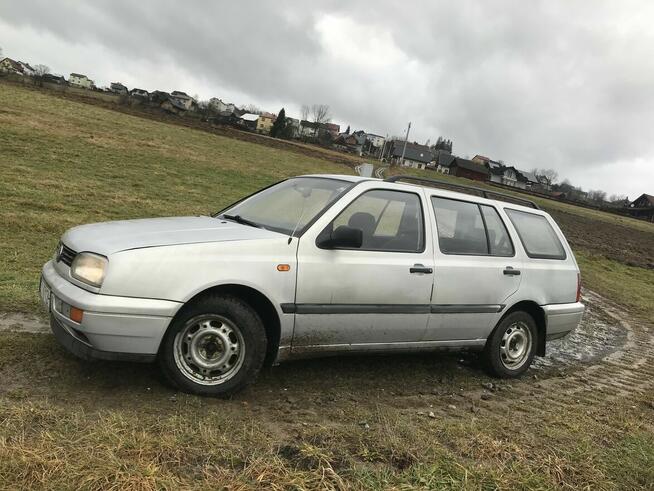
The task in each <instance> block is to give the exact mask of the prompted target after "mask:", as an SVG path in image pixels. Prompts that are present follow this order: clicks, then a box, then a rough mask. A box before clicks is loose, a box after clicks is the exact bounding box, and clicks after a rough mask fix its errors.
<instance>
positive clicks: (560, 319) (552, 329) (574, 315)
mask: <svg viewBox="0 0 654 491" xmlns="http://www.w3.org/2000/svg"><path fill="white" fill-rule="evenodd" d="M543 310H544V311H545V323H546V324H545V325H546V326H547V331H546V332H547V336H546V338H547V340H548V341H550V340H552V339H559V338H562V337H564V336H566V335H567V334H569V333H570V332H572V331H574V330H575V329H576V328H577V326H578V325H579V323H580V322H581V318H582V317H583V315H584V311H585V310H586V307H585V306H584V304H583V303H581V302H576V303H561V304H552V305H543Z"/></svg>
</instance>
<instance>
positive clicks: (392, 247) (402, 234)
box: [323, 189, 425, 252]
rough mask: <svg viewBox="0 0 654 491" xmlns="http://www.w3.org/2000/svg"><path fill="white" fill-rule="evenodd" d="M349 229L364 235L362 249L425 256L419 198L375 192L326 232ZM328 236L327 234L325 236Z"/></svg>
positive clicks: (352, 205) (358, 201)
mask: <svg viewBox="0 0 654 491" xmlns="http://www.w3.org/2000/svg"><path fill="white" fill-rule="evenodd" d="M342 225H347V226H348V227H353V228H358V229H360V230H361V231H362V232H363V245H362V246H361V249H366V250H371V251H388V252H422V251H423V250H424V242H425V241H424V235H425V234H424V223H423V214H422V205H421V203H420V198H419V197H418V195H416V194H413V193H407V192H402V191H389V190H381V189H377V190H373V191H367V192H365V193H363V194H362V195H361V196H359V197H358V198H356V199H355V200H354V201H353V202H352V203H350V204H349V206H348V207H347V208H345V209H344V210H343V211H342V212H341V213H340V214H339V215H338V216H337V217H336V218H335V219H334V221H333V222H332V223H331V224H330V225H329V226H328V227H327V229H326V230H325V231H329V232H331V231H332V230H334V229H336V228H338V227H340V226H342ZM323 233H324V232H323Z"/></svg>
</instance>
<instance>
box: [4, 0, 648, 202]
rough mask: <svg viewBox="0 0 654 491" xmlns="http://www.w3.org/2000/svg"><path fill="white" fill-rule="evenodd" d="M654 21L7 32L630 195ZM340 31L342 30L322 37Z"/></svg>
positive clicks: (139, 16)
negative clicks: (408, 131)
mask: <svg viewBox="0 0 654 491" xmlns="http://www.w3.org/2000/svg"><path fill="white" fill-rule="evenodd" d="M652 13H654V10H653V7H652V5H651V4H650V3H649V2H647V1H640V2H639V1H633V2H621V3H620V4H618V3H613V2H592V3H589V2H583V1H544V0H542V1H536V2H523V1H521V0H504V1H499V2H477V1H475V2H473V1H462V2H432V1H423V2H411V3H406V2H403V3H400V2H392V1H390V0H383V1H375V2H372V1H367V2H348V3H342V2H336V1H334V0H329V1H326V2H321V3H320V4H319V5H317V4H313V3H306V2H301V1H281V2H251V1H241V2H208V1H207V2H195V3H190V2H184V3H180V2H173V1H172V0H164V1H157V2H146V1H139V2H134V1H133V0H132V1H125V0H115V1H112V2H93V3H90V2H84V3H82V2H72V1H70V2H64V3H63V4H61V3H57V4H56V5H54V4H53V3H52V2H46V1H22V2H10V1H0V21H3V22H5V23H6V24H9V25H11V26H14V27H15V28H16V29H22V28H24V29H25V32H30V33H33V32H36V34H35V36H36V38H38V37H39V36H40V35H45V34H49V35H52V36H55V37H56V38H58V39H60V40H61V41H62V42H64V43H65V44H66V45H67V46H69V49H70V57H71V58H72V59H74V58H75V56H76V49H79V47H80V46H86V45H88V44H96V45H99V46H101V47H103V49H104V50H105V52H106V53H108V54H109V55H108V57H109V58H108V59H107V60H105V64H107V63H109V64H110V66H115V67H116V70H118V68H119V67H120V66H121V63H124V62H125V60H128V61H130V62H138V61H139V60H143V61H148V62H152V63H154V64H155V65H156V66H158V67H159V70H161V71H163V72H164V73H165V72H166V70H167V69H169V70H170V69H172V67H174V68H175V70H178V71H180V72H182V73H184V74H185V79H186V80H189V81H190V82H189V83H190V85H192V86H190V87H180V89H181V90H185V89H186V90H187V91H188V92H192V93H193V92H195V90H196V87H199V88H206V90H211V91H212V92H211V93H202V94H201V95H202V96H203V97H207V98H208V97H211V96H214V95H215V96H221V92H223V91H225V92H230V93H236V92H238V93H240V94H243V95H244V97H247V98H248V100H249V101H251V102H253V103H255V104H258V105H261V106H264V107H266V108H267V109H269V110H278V109H279V107H277V105H280V106H281V105H285V106H286V107H287V108H291V109H292V110H297V108H299V106H300V105H301V104H303V103H314V102H321V103H327V104H329V105H330V106H331V108H332V112H333V115H334V117H335V119H337V120H338V121H342V122H344V123H345V124H348V123H350V124H352V126H353V128H355V127H356V128H358V127H362V128H365V129H368V130H370V131H375V132H378V133H386V132H388V133H391V134H399V133H401V132H402V131H403V129H404V127H405V125H406V123H407V122H408V121H409V120H411V121H412V122H413V130H412V135H413V136H414V137H415V139H417V140H419V141H424V140H426V139H427V138H431V139H432V141H433V140H434V139H435V138H436V137H438V136H439V135H441V134H442V135H445V136H447V137H449V138H452V139H453V140H454V143H455V151H457V152H458V153H460V154H463V155H466V154H467V155H470V156H472V155H474V154H475V153H482V154H487V155H489V156H491V157H494V158H497V159H503V160H505V161H507V162H511V163H514V164H515V165H517V166H519V167H522V168H525V169H531V168H532V167H535V166H538V167H554V168H556V169H557V170H558V171H559V174H560V175H562V176H565V175H570V176H575V178H576V179H577V181H578V183H579V184H581V185H582V186H589V185H591V184H592V185H593V186H594V187H597V184H598V182H597V178H592V179H591V178H588V179H587V180H586V182H588V183H589V184H585V181H584V179H586V178H585V176H586V175H588V174H589V173H592V172H593V170H597V173H596V175H597V176H600V175H601V176H602V179H603V181H602V182H603V183H604V187H605V188H606V189H607V190H608V191H609V192H628V193H629V194H630V195H633V194H635V193H637V192H643V191H647V192H650V193H651V192H653V191H654V190H653V189H652V187H654V171H652V172H650V173H649V175H645V176H642V177H641V178H640V179H639V180H638V181H637V182H634V181H632V182H631V183H622V185H623V186H625V187H622V188H621V187H620V186H621V182H620V180H619V179H618V177H619V176H621V175H623V174H624V173H625V172H629V169H631V168H630V167H629V166H630V165H631V164H629V162H634V161H637V160H639V159H640V161H642V160H645V161H651V159H652V158H654V138H652V137H651V128H652V127H653V126H654V91H653V90H652V89H651V88H652V86H653V85H654V69H652V68H651V66H650V65H651V63H650V60H651V59H653V57H654V36H653V35H652V34H651V33H650V30H649V28H648V27H649V25H648V21H647V19H648V18H651V14H652ZM325 19H331V20H334V19H336V22H332V23H331V24H330V28H333V26H334V25H336V26H337V27H338V28H339V29H340V30H338V31H328V32H324V31H321V30H320V29H321V27H320V26H321V25H323V24H321V23H323V22H324V21H325ZM341 21H342V22H341ZM323 27H324V25H323ZM362 33H363V34H362ZM30 35H34V34H30ZM0 36H1V34H0ZM369 39H374V40H375V42H373V43H369V42H368V40H369ZM32 41H33V42H35V43H36V42H38V39H34V40H32ZM0 45H2V46H3V47H4V48H5V53H6V54H7V55H11V53H12V51H14V50H16V51H18V50H19V49H20V47H19V46H6V45H5V43H4V41H3V40H2V38H1V37H0ZM48 49H49V47H48V46H47V45H43V47H42V54H40V60H39V61H45V62H47V59H48ZM380 50H381V52H382V56H383V57H385V58H383V59H382V62H379V61H374V60H376V59H377V58H378V57H379V56H380ZM384 53H387V55H384ZM371 59H373V61H371ZM53 68H54V69H55V70H56V69H57V68H56V67H53ZM78 69H79V70H85V71H86V72H88V73H89V74H90V75H92V76H93V73H94V67H93V66H87V67H79V68H78ZM152 80H161V77H156V78H155V77H154V76H153V77H152ZM139 84H140V85H142V86H146V87H149V81H148V80H147V79H145V80H143V81H142V82H139ZM193 85H194V86H193ZM240 102H246V101H240ZM273 104H274V105H273ZM269 106H272V107H269ZM607 169H608V170H607ZM633 169H635V167H633ZM638 169H640V172H642V164H640V167H638ZM650 169H651V167H650Z"/></svg>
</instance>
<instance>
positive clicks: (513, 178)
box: [475, 162, 527, 189]
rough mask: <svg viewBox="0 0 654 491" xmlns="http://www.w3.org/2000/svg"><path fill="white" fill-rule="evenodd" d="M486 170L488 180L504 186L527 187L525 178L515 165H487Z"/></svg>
mask: <svg viewBox="0 0 654 491" xmlns="http://www.w3.org/2000/svg"><path fill="white" fill-rule="evenodd" d="M475 163H477V162H475ZM478 165H479V164H478ZM487 170H488V172H489V179H488V180H489V181H490V182H496V183H498V184H503V185H504V186H511V187H514V188H519V189H527V180H526V179H525V178H524V177H523V176H522V174H521V173H520V171H519V170H518V169H516V168H515V167H512V166H504V165H502V164H500V166H499V167H498V166H492V167H490V168H488V167H487Z"/></svg>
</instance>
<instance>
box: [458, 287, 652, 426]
mask: <svg viewBox="0 0 654 491" xmlns="http://www.w3.org/2000/svg"><path fill="white" fill-rule="evenodd" d="M585 297H586V298H585V300H587V301H588V302H589V303H590V305H591V306H592V308H593V309H595V310H599V311H600V313H602V314H604V315H605V316H606V317H608V318H609V319H610V320H611V321H613V322H614V323H615V324H616V325H617V326H619V328H621V329H622V330H623V331H624V333H625V339H624V344H623V345H622V346H620V347H618V348H617V349H615V350H613V351H612V352H609V353H608V354H605V355H603V356H600V357H598V358H597V359H595V360H590V361H588V362H585V363H584V362H578V363H577V364H570V365H567V366H566V367H565V368H566V369H569V370H570V373H560V372H559V373H556V372H552V373H549V374H546V375H545V376H544V377H543V378H542V379H541V378H538V380H533V379H534V377H538V374H536V375H533V373H534V370H532V371H530V372H529V374H530V375H532V380H518V381H510V384H511V389H510V390H502V391H495V392H493V393H492V395H490V396H485V397H482V396H483V395H484V394H488V392H489V391H487V390H485V389H479V390H475V391H472V392H469V393H467V394H466V396H468V397H469V398H470V399H472V403H473V404H474V405H475V406H473V407H476V408H477V409H476V410H475V412H477V411H478V412H480V413H482V414H483V415H484V416H491V417H492V416H497V415H498V414H505V413H504V412H503V411H501V412H498V408H500V407H501V408H502V409H504V410H506V411H525V410H526V409H527V408H529V407H534V406H535V405H538V406H539V407H542V408H547V409H549V410H552V409H554V410H557V409H566V408H568V407H570V406H571V405H577V404H583V405H588V406H597V405H602V406H606V405H607V404H610V403H611V402H612V401H615V400H617V399H622V398H629V397H631V396H633V395H640V396H642V395H647V394H649V395H651V396H652V402H654V330H653V328H652V326H649V325H647V324H646V323H644V322H642V321H638V320H636V319H634V318H632V317H631V316H630V315H629V314H628V312H626V311H625V310H624V309H623V308H621V307H620V306H618V305H616V304H614V303H612V302H610V301H609V300H607V299H605V298H603V297H601V296H600V295H598V294H596V293H594V292H589V291H586V292H585ZM484 398H485V399H486V400H483V399H484Z"/></svg>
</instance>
